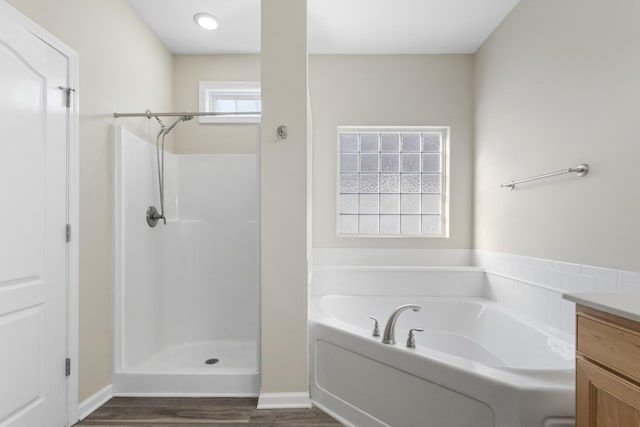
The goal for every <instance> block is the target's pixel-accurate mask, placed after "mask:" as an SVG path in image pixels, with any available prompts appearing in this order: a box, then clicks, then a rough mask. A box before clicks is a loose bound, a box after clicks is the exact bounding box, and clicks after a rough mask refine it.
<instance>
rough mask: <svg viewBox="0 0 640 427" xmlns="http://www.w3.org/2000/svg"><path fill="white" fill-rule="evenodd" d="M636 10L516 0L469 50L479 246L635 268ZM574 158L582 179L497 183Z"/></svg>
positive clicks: (639, 209) (638, 241)
mask: <svg viewBox="0 0 640 427" xmlns="http://www.w3.org/2000/svg"><path fill="white" fill-rule="evenodd" d="M639 16H640V2H637V1H626V0H611V1H606V2H604V1H599V0H565V1H561V2H559V1H553V0H522V1H521V2H520V3H519V5H518V6H517V7H516V8H515V9H514V10H513V11H512V12H511V14H510V15H509V16H508V17H507V18H506V20H505V21H504V22H503V23H502V24H501V25H500V26H499V27H498V29H497V30H496V31H495V32H494V33H493V35H492V36H491V37H490V38H489V40H488V41H487V42H486V43H485V44H484V45H483V46H482V47H481V49H480V50H479V51H478V53H477V54H476V55H475V63H474V65H475V69H474V77H475V82H474V89H475V96H474V101H475V112H476V113H475V167H476V170H475V203H474V208H475V220H474V224H475V241H474V245H475V247H476V248H478V249H483V250H495V251H500V252H507V253H513V254H520V255H527V256H534V257H542V258H552V259H556V260H561V261H570V262H577V263H582V264H590V265H597V266H606V267H613V268H620V269H627V270H635V271H640V257H639V256H638V254H640V227H639V226H638V222H639V220H640V190H638V187H637V183H638V178H637V177H636V176H635V168H636V165H637V162H638V159H640V141H639V138H638V124H639V123H640V109H639V108H638V100H639V99H640V26H639V25H638V22H637V19H638V17H639ZM581 162H586V163H588V164H589V165H591V167H592V170H591V172H590V173H589V175H588V176H586V177H584V178H574V177H569V176H563V177H558V178H553V179H549V180H546V181H542V182H538V183H531V184H529V185H522V186H521V187H518V188H517V190H515V191H509V190H507V189H501V188H499V184H500V183H503V182H508V181H510V180H512V179H518V178H524V177H528V176H532V175H538V174H541V173H545V172H549V171H553V170H559V169H564V168H568V167H571V166H575V165H577V164H579V163H581Z"/></svg>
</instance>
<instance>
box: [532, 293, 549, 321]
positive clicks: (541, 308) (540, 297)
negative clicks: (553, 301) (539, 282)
mask: <svg viewBox="0 0 640 427" xmlns="http://www.w3.org/2000/svg"><path fill="white" fill-rule="evenodd" d="M532 288H533V294H532V296H533V299H532V302H533V307H532V314H533V317H535V318H536V319H538V320H539V321H541V322H546V321H547V293H548V291H546V290H545V289H542V288H539V287H537V286H532Z"/></svg>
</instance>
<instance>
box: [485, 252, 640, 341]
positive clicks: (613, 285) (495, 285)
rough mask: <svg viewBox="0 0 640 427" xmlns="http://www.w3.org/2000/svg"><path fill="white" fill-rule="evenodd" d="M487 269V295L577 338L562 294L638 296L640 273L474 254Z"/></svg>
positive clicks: (568, 304) (571, 309) (571, 311)
mask: <svg viewBox="0 0 640 427" xmlns="http://www.w3.org/2000/svg"><path fill="white" fill-rule="evenodd" d="M473 265H475V266H477V267H481V268H484V269H485V271H486V275H487V277H486V283H485V296H486V297H487V298H490V299H493V300H495V301H498V302H501V303H503V304H505V305H507V306H509V307H512V308H515V309H518V310H521V311H523V312H524V313H526V314H527V315H529V316H531V317H534V318H535V319H537V320H540V321H543V322H545V323H547V324H549V325H550V326H552V327H555V328H558V329H561V330H563V331H564V332H567V333H570V334H572V335H575V304H574V303H573V302H570V301H567V300H564V299H563V298H562V294H566V293H640V273H637V272H631V271H624V270H615V269H610V268H602V267H595V266H590V265H582V264H573V263H568V262H560V261H554V260H549V259H541V258H533V257H526V256H519V255H511V254H505V253H500V252H492V251H479V250H476V251H473Z"/></svg>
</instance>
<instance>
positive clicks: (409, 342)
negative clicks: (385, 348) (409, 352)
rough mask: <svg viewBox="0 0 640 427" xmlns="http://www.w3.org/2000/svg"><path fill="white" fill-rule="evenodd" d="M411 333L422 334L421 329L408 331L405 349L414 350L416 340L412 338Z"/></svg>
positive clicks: (422, 330)
mask: <svg viewBox="0 0 640 427" xmlns="http://www.w3.org/2000/svg"><path fill="white" fill-rule="evenodd" d="M413 331H416V332H424V329H422V328H413V329H409V338H408V339H407V347H409V348H416V339H415V338H414V337H413Z"/></svg>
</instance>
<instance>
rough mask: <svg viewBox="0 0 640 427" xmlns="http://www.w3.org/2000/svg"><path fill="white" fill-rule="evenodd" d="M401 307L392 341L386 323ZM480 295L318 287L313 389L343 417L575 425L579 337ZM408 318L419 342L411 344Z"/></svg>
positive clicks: (424, 426)
mask: <svg viewBox="0 0 640 427" xmlns="http://www.w3.org/2000/svg"><path fill="white" fill-rule="evenodd" d="M407 303H414V304H420V305H421V306H422V309H421V310H420V311H419V312H413V311H411V310H409V311H405V312H403V313H402V314H401V315H400V316H399V318H398V322H397V324H396V330H395V332H396V333H395V338H396V344H395V345H386V344H382V343H381V342H380V338H374V337H372V336H371V332H372V330H373V321H371V320H370V319H369V316H374V317H377V318H378V319H379V321H380V331H381V333H382V332H383V331H384V327H385V324H386V321H387V319H388V317H389V315H390V313H391V312H392V311H393V309H394V308H395V307H397V306H399V305H401V304H407ZM520 317H521V316H519V315H518V314H517V313H514V312H512V311H510V310H509V309H507V308H506V307H504V306H501V305H499V304H497V303H495V302H492V301H490V300H487V299H484V298H481V297H453V298H452V297H424V296H418V297H395V296H342V295H318V296H313V297H312V298H311V300H310V312H309V319H310V346H311V348H310V365H311V366H310V367H311V396H312V399H313V401H314V403H315V404H317V405H318V406H319V407H321V408H323V409H325V410H326V411H328V412H329V413H331V414H333V415H334V416H336V417H337V418H338V419H340V420H342V421H343V422H344V423H345V424H350V425H355V426H358V427H364V426H393V427H401V426H411V427H430V426H433V427H489V426H491V427H534V426H535V427H561V426H562V427H567V426H573V425H574V419H573V417H574V414H575V409H574V406H575V405H574V389H575V388H574V381H575V369H574V363H575V361H574V360H575V359H574V358H575V347H574V345H573V344H572V338H571V337H570V336H568V335H565V334H563V333H562V332H560V331H557V330H555V329H551V328H549V327H547V326H545V325H543V324H539V323H536V322H535V321H533V320H524V319H521V318H520ZM409 328H424V332H418V333H416V334H415V339H416V348H415V349H410V348H407V347H406V345H405V344H406V340H407V334H408V330H409Z"/></svg>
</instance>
